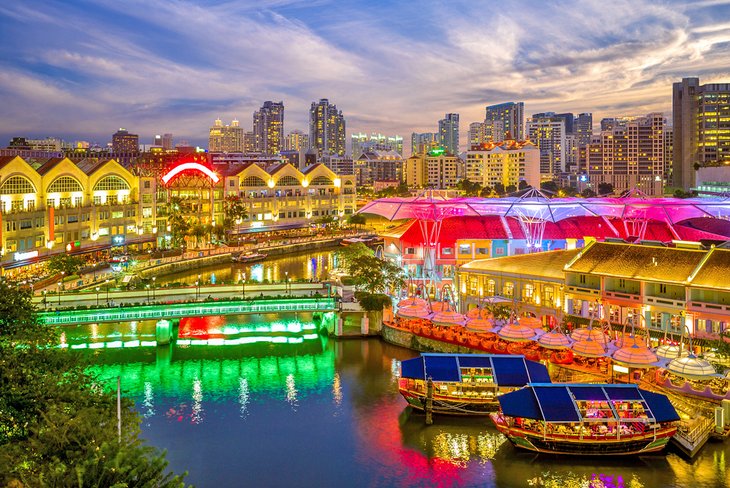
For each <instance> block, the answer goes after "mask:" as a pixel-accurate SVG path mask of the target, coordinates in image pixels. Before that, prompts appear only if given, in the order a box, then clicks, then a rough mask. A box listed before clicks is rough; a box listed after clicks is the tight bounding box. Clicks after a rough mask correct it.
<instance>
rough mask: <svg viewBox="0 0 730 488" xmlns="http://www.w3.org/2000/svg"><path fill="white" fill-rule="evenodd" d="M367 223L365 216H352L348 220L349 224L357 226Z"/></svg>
mask: <svg viewBox="0 0 730 488" xmlns="http://www.w3.org/2000/svg"><path fill="white" fill-rule="evenodd" d="M366 221H367V220H366V219H365V216H364V215H362V214H352V215H350V216H349V217H348V218H347V223H349V224H350V225H356V226H359V225H365V223H366Z"/></svg>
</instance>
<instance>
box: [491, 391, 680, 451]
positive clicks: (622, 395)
mask: <svg viewBox="0 0 730 488" xmlns="http://www.w3.org/2000/svg"><path fill="white" fill-rule="evenodd" d="M499 404H500V411H499V412H497V413H493V414H491V418H492V420H493V421H494V423H495V425H496V426H497V430H499V431H500V432H501V433H502V434H504V435H505V436H507V438H508V439H509V441H510V442H512V444H514V445H515V446H516V447H518V448H521V449H526V450H529V451H534V452H540V453H551V454H571V455H598V456H605V455H630V454H645V453H652V452H658V451H661V450H662V449H664V447H665V446H666V445H667V443H668V442H669V439H671V437H672V436H673V435H674V434H675V433H676V431H677V421H679V415H677V412H676V410H675V409H674V407H673V406H672V404H671V403H670V402H669V399H667V397H666V396H664V395H661V394H658V393H653V392H649V391H646V390H641V389H639V387H638V386H637V385H633V384H628V385H619V384H574V383H543V384H529V385H527V386H526V387H525V388H522V389H520V390H517V391H514V392H512V393H507V394H505V395H502V396H500V397H499Z"/></svg>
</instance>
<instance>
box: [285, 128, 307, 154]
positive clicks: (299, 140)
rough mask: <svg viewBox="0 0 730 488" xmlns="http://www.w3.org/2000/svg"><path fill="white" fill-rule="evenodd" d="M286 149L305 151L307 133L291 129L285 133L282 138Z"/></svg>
mask: <svg viewBox="0 0 730 488" xmlns="http://www.w3.org/2000/svg"><path fill="white" fill-rule="evenodd" d="M284 149H285V150H286V151H306V150H307V149H309V135H307V134H305V133H304V132H302V131H300V130H293V131H291V132H289V133H288V134H287V135H286V139H285V140H284Z"/></svg>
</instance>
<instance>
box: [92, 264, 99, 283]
mask: <svg viewBox="0 0 730 488" xmlns="http://www.w3.org/2000/svg"><path fill="white" fill-rule="evenodd" d="M97 264H98V263H94V265H93V266H92V267H93V268H94V282H96V265H97Z"/></svg>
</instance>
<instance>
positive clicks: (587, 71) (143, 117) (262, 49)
mask: <svg viewBox="0 0 730 488" xmlns="http://www.w3.org/2000/svg"><path fill="white" fill-rule="evenodd" d="M38 3H39V5H38V6H37V7H36V8H34V9H29V8H28V7H24V6H23V5H22V3H21V2H14V3H9V4H8V5H2V6H0V32H4V34H2V36H3V37H2V41H3V42H2V43H0V60H2V61H0V73H1V74H0V95H1V96H2V100H1V101H2V102H3V105H4V106H5V108H6V110H5V112H6V113H8V114H12V116H11V117H4V118H3V119H2V120H0V135H5V136H6V137H7V136H8V135H22V134H21V133H23V134H24V133H30V132H32V133H33V134H34V135H54V134H56V133H61V132H63V133H69V131H70V132H71V133H76V134H78V137H79V138H83V139H96V140H99V141H100V142H105V141H106V140H108V138H109V137H110V134H111V133H112V132H113V131H114V130H115V129H116V128H117V127H119V126H120V125H123V126H126V127H129V128H130V129H131V130H134V131H136V132H138V133H140V135H141V136H143V138H144V137H147V138H151V136H152V134H154V133H159V132H162V131H165V132H173V133H175V134H176V135H179V136H180V137H184V138H186V139H189V140H191V141H193V142H195V143H198V144H205V141H206V136H207V128H208V127H209V125H210V124H211V122H212V121H213V120H214V119H215V118H216V117H218V116H221V117H223V118H224V119H231V118H233V117H238V118H239V119H240V120H241V122H242V125H244V126H249V127H250V124H251V122H250V120H251V113H252V112H253V111H254V110H256V109H257V108H258V107H259V106H260V104H261V103H262V102H263V101H264V100H277V101H278V100H283V101H284V103H285V106H286V115H285V124H286V129H287V130H291V129H305V130H306V128H307V116H308V108H309V104H310V103H311V102H312V101H315V100H317V99H319V98H329V99H330V101H331V102H332V103H336V104H337V105H338V108H340V109H341V110H343V112H344V114H345V117H346V118H347V120H348V132H350V133H352V132H360V131H364V132H370V131H377V132H385V133H399V134H401V135H403V136H404V137H405V138H407V137H408V136H409V135H410V132H411V131H417V132H424V131H434V130H435V129H436V124H437V120H438V119H439V118H441V117H443V114H444V113H447V112H458V113H460V115H461V121H462V140H465V138H466V132H467V127H468V124H469V122H472V121H477V120H481V119H482V118H483V116H484V106H486V105H490V104H495V103H500V102H505V101H512V100H514V101H524V102H525V104H526V113H527V114H530V113H534V112H542V111H546V110H554V111H557V112H564V111H574V112H585V111H593V112H594V119H595V120H596V121H597V120H599V119H600V118H601V117H603V116H616V115H622V114H627V115H628V114H637V113H646V112H648V111H663V112H666V113H667V114H669V111H670V110H671V83H672V82H673V81H678V80H679V79H680V78H681V77H683V76H702V80H701V81H702V82H710V80H712V81H717V80H723V79H724V80H725V81H727V79H728V71H729V70H730V68H729V67H728V66H727V61H726V60H727V59H728V57H729V56H730V24H728V23H727V21H723V19H727V18H728V14H729V13H730V2H713V1H705V2H702V8H699V9H697V8H695V7H696V3H692V2H668V3H661V4H657V3H655V2H652V1H650V0H616V1H614V2H612V3H611V4H610V6H609V5H607V4H606V3H605V2H603V1H599V0H583V1H580V0H550V1H546V2H530V1H526V0H522V1H520V0H515V1H511V2H502V3H499V4H497V3H495V2H487V1H480V2H476V1H467V0H464V1H453V2H448V3H443V2H437V1H432V0H424V1H423V2H418V3H417V4H415V3H413V4H410V3H407V4H404V5H398V4H393V5H387V6H386V5H376V6H374V7H373V8H366V7H367V5H366V4H365V3H364V2H356V1H353V2H345V1H341V2H339V1H338V2H328V1H324V0H322V1H317V2H304V1H303V0H268V1H265V2H260V1H253V0H251V1H221V2H205V3H204V2H195V1H192V0H145V1H143V0H129V1H126V2H118V1H112V0H89V1H88V2H86V3H85V4H83V5H79V4H59V3H56V2H53V1H50V0H49V1H47V2H43V1H39V2H38ZM626 12H631V14H630V15H628V16H627V15H626ZM91 121H93V122H91ZM69 128H71V129H69ZM145 134H148V136H144V135H145Z"/></svg>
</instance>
